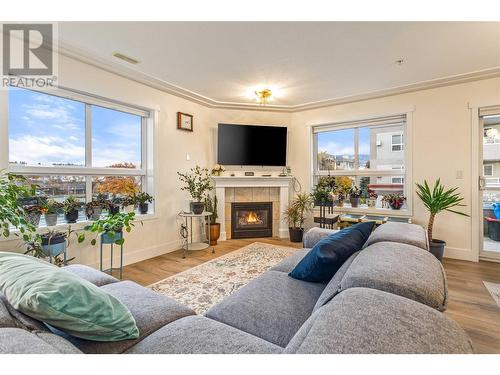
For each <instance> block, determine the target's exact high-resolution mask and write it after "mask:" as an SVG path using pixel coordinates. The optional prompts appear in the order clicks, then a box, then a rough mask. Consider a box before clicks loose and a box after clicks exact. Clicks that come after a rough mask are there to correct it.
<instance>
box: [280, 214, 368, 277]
mask: <svg viewBox="0 0 500 375" xmlns="http://www.w3.org/2000/svg"><path fill="white" fill-rule="evenodd" d="M374 225H375V222H373V221H368V222H366V223H360V224H356V225H353V226H351V227H348V228H345V229H342V230H341V231H339V232H337V233H334V234H331V235H329V236H328V237H325V238H323V239H322V240H321V241H319V242H318V243H317V244H316V245H314V247H313V248H312V249H311V251H310V252H309V253H308V254H307V255H306V256H305V257H304V258H303V259H302V260H301V261H300V263H299V264H297V266H295V268H294V269H293V271H292V272H290V273H289V274H288V275H289V276H291V277H293V278H294V279H297V280H304V281H311V282H315V283H323V282H324V283H326V282H328V281H330V279H331V278H332V277H333V275H335V272H337V271H338V269H339V268H340V267H341V266H342V264H344V262H345V261H346V260H347V259H348V258H349V257H350V256H351V255H352V254H354V253H355V252H356V251H358V250H361V248H362V247H363V245H364V244H365V242H366V240H367V239H368V237H369V236H370V233H371V232H372V229H373V226H374Z"/></svg>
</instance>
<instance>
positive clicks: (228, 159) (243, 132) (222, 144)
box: [217, 124, 287, 167]
mask: <svg viewBox="0 0 500 375" xmlns="http://www.w3.org/2000/svg"><path fill="white" fill-rule="evenodd" d="M286 146H287V128H286V127H283V126H257V125H232V124H219V128H218V142H217V162H218V163H219V164H224V165H254V166H280V167H284V166H285V165H286Z"/></svg>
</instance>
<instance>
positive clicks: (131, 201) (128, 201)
mask: <svg viewBox="0 0 500 375" xmlns="http://www.w3.org/2000/svg"><path fill="white" fill-rule="evenodd" d="M135 204H136V201H135V193H134V194H130V195H125V196H124V197H123V200H122V207H123V211H125V212H127V213H128V212H133V211H134V210H135Z"/></svg>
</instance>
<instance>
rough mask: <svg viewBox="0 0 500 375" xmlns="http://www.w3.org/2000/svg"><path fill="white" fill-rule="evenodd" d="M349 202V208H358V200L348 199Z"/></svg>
mask: <svg viewBox="0 0 500 375" xmlns="http://www.w3.org/2000/svg"><path fill="white" fill-rule="evenodd" d="M349 201H350V202H351V207H354V208H356V207H358V206H359V198H349Z"/></svg>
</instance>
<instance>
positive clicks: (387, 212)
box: [314, 205, 412, 218]
mask: <svg viewBox="0 0 500 375" xmlns="http://www.w3.org/2000/svg"><path fill="white" fill-rule="evenodd" d="M314 212H315V214H316V213H317V214H319V207H315V208H314ZM333 213H334V214H348V213H349V214H363V215H377V216H397V217H404V218H410V217H412V213H411V212H410V210H408V209H401V210H393V209H391V208H378V207H368V206H366V205H361V206H360V207H351V206H350V205H345V206H344V207H338V206H335V207H333Z"/></svg>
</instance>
